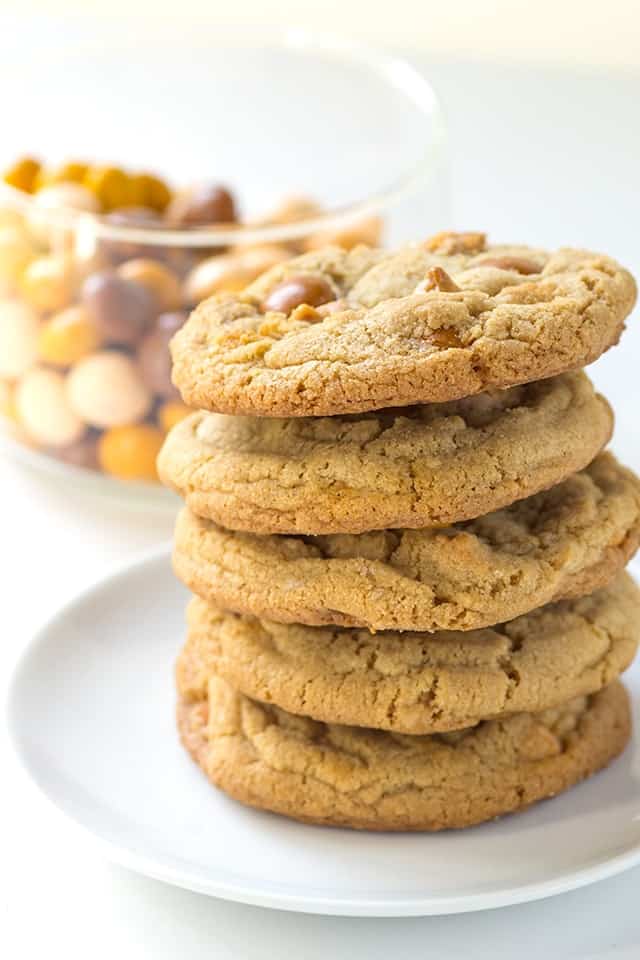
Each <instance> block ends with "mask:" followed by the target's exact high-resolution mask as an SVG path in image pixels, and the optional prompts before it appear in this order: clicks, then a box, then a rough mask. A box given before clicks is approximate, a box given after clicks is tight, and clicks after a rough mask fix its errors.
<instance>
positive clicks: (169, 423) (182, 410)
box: [158, 400, 193, 433]
mask: <svg viewBox="0 0 640 960" xmlns="http://www.w3.org/2000/svg"><path fill="white" fill-rule="evenodd" d="M190 413H193V410H191V409H190V408H189V407H188V406H187V405H186V404H184V403H180V401H179V400H168V401H167V403H163V404H162V406H161V407H160V409H159V410H158V423H159V424H160V426H161V427H162V429H163V430H164V432H165V433H169V430H171V429H173V427H175V425H176V424H177V423H180V421H181V420H184V418H185V417H188V416H189V414H190Z"/></svg>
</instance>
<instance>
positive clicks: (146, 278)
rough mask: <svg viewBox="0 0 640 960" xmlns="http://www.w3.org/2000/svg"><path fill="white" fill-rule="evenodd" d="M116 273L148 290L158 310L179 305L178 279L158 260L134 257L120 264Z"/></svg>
mask: <svg viewBox="0 0 640 960" xmlns="http://www.w3.org/2000/svg"><path fill="white" fill-rule="evenodd" d="M118 273H119V274H120V276H121V277H125V278H126V279H127V280H133V281H134V283H137V284H139V285H140V286H142V287H144V288H145V289H146V290H148V291H149V293H150V294H151V295H152V297H154V298H155V301H156V304H157V309H158V310H162V311H165V310H177V308H178V307H179V306H180V302H181V300H182V294H181V290H180V281H179V280H178V278H177V276H176V275H175V273H174V272H173V270H170V269H169V267H167V266H165V265H164V264H163V263H160V262H159V261H158V260H153V259H152V258H150V257H136V258H135V259H134V260H127V261H126V262H125V263H123V264H121V265H120V266H119V267H118Z"/></svg>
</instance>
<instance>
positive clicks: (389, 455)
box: [158, 373, 613, 534]
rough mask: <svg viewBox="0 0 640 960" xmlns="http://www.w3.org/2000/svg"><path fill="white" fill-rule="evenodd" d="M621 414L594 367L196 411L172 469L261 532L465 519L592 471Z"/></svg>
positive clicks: (213, 513)
mask: <svg viewBox="0 0 640 960" xmlns="http://www.w3.org/2000/svg"><path fill="white" fill-rule="evenodd" d="M612 427H613V415H612V413H611V409H610V407H609V405H608V404H607V402H606V400H604V399H603V398H602V397H601V396H599V395H598V394H596V393H595V392H594V389H593V386H592V384H591V382H590V381H589V379H588V378H587V377H586V376H585V374H583V373H571V374H565V375H563V376H560V377H555V378H553V379H550V380H543V381H540V382H537V383H531V384H527V385H524V386H518V387H512V388H511V389H509V390H505V391H494V392H492V393H486V394H480V395H479V396H476V397H471V398H469V399H466V400H458V401H452V402H451V403H446V404H427V405H419V406H414V407H407V408H405V409H402V410H394V411H390V410H388V411H385V412H378V413H372V414H360V415H358V416H355V417H352V416H346V417H322V418H317V419H314V418H301V419H289V420H277V419H274V420H269V419H258V418H255V417H226V416H221V415H218V414H206V413H194V414H193V415H191V416H189V417H187V418H186V419H185V420H183V421H182V422H181V423H179V424H178V425H177V426H175V427H174V428H173V430H172V431H171V433H170V434H169V436H168V438H167V440H166V441H165V444H164V447H163V449H162V451H161V453H160V457H159V460H158V469H159V473H160V476H161V479H162V480H163V482H164V483H165V484H167V486H170V487H173V488H174V489H175V490H177V492H178V493H180V494H181V495H182V496H183V497H184V498H185V500H186V502H187V504H188V505H189V507H190V508H191V510H192V511H193V512H194V513H196V514H198V515H200V516H203V517H209V518H210V519H212V520H214V521H216V522H217V523H220V524H221V525H222V526H224V527H227V528H229V529H234V530H248V531H250V532H253V533H302V534H324V533H361V532H363V531H368V530H369V531H370V530H380V529H385V528H390V527H408V528H415V527H427V526H434V525H437V526H441V525H444V524H448V523H455V522H457V521H460V520H466V519H469V518H471V517H477V516H479V515H480V514H483V513H489V512H491V511H493V510H497V509H499V508H500V507H503V506H506V505H508V504H510V503H512V502H513V501H514V500H520V499H522V498H523V497H527V496H529V495H530V494H532V493H536V492H537V491H538V490H541V489H544V488H545V487H550V486H552V485H553V484H555V483H558V482H559V481H561V480H563V479H564V478H565V477H568V476H570V475H571V474H572V473H574V472H575V471H577V470H581V469H582V468H583V467H585V466H586V465H587V464H588V463H589V462H590V461H591V460H592V459H593V457H595V455H596V454H597V453H598V452H599V450H601V449H602V447H603V446H604V445H605V444H606V443H607V441H608V440H609V437H610V436H611V431H612Z"/></svg>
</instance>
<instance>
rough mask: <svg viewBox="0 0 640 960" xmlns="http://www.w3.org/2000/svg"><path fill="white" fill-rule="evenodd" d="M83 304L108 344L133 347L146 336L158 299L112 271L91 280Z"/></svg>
mask: <svg viewBox="0 0 640 960" xmlns="http://www.w3.org/2000/svg"><path fill="white" fill-rule="evenodd" d="M82 302H83V303H84V305H85V307H86V308H87V311H88V312H89V314H90V316H91V318H92V320H93V322H94V323H95V325H96V327H97V328H98V330H99V331H100V333H101V335H102V339H103V340H104V342H105V343H120V344H129V345H130V344H136V343H138V341H139V340H140V338H141V337H142V336H143V335H144V333H145V331H146V329H147V328H148V327H149V325H150V323H151V321H152V319H153V315H154V312H155V308H156V305H155V298H154V297H153V296H152V294H150V293H149V291H148V290H147V289H145V287H143V286H141V285H139V284H137V283H135V282H134V281H133V280H129V279H127V278H126V277H122V276H120V275H119V274H117V273H115V272H114V271H112V270H103V271H100V272H99V273H92V274H91V275H90V276H88V277H87V279H86V280H85V282H84V284H83V287H82Z"/></svg>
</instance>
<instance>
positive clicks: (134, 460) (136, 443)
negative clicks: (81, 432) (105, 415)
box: [98, 423, 163, 482]
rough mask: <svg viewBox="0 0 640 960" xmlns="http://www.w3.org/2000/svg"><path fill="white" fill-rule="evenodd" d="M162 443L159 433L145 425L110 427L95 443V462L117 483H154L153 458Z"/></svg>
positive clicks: (154, 466)
mask: <svg viewBox="0 0 640 960" xmlns="http://www.w3.org/2000/svg"><path fill="white" fill-rule="evenodd" d="M162 441H163V436H162V433H161V432H160V430H158V428H157V427H152V426H150V424H148V423H137V424H133V425H131V426H126V427H113V428H112V429H111V430H107V431H106V432H105V433H103V434H102V436H101V437H100V440H99V441H98V461H99V463H100V466H101V467H102V469H103V470H104V472H105V473H110V474H111V475H112V476H114V477H119V478H120V479H121V480H149V481H152V482H153V481H157V479H158V474H157V471H156V457H157V456H158V453H159V452H160V447H161V446H162Z"/></svg>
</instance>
